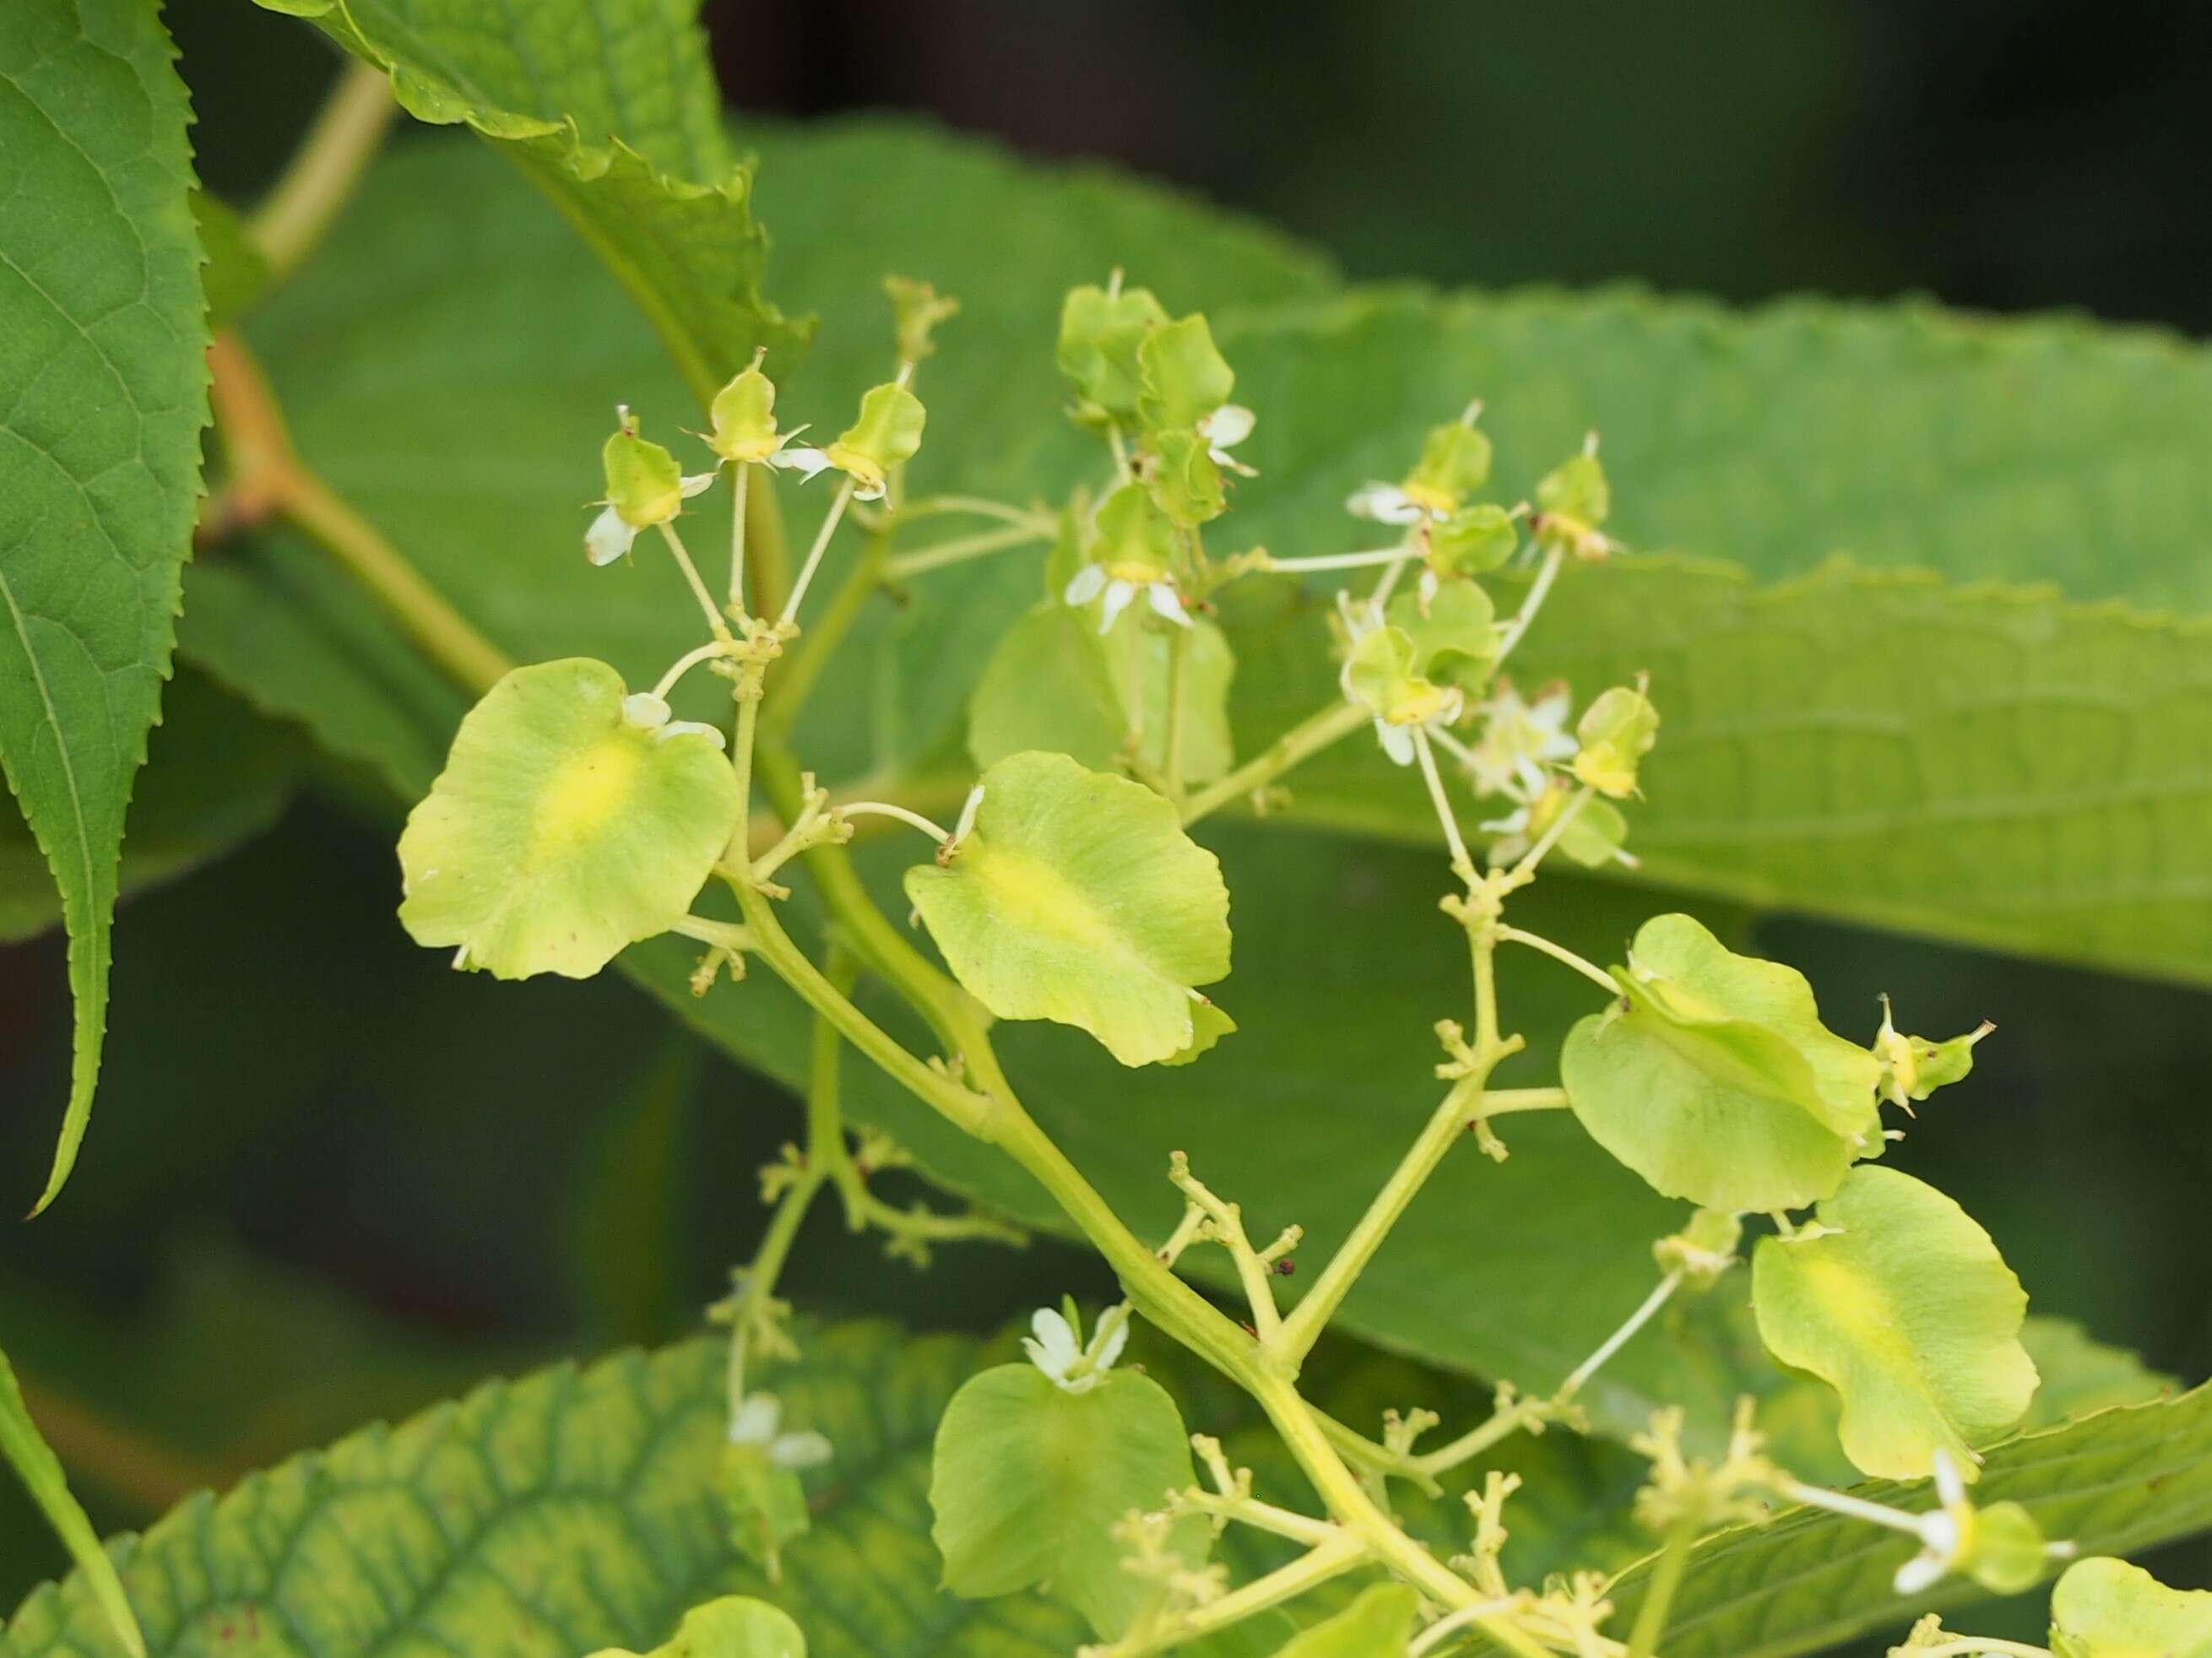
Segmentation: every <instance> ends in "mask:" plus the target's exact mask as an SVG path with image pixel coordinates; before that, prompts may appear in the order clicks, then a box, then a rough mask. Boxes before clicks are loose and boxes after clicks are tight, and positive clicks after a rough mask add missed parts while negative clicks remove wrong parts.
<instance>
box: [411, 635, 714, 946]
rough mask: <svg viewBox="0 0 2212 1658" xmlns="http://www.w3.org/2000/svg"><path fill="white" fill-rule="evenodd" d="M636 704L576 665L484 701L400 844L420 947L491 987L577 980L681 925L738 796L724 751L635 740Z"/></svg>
mask: <svg viewBox="0 0 2212 1658" xmlns="http://www.w3.org/2000/svg"><path fill="white" fill-rule="evenodd" d="M641 701H657V699H654V698H652V697H650V696H647V697H645V698H639V697H632V696H628V695H626V692H625V689H624V687H623V682H622V677H621V676H620V675H619V674H617V673H616V672H615V671H614V670H613V669H612V668H610V667H608V666H607V665H606V664H605V663H604V662H593V661H591V660H589V659H586V658H573V659H569V660H568V661H563V662H541V663H538V664H537V665H534V666H532V667H527V668H517V669H516V670H515V671H513V672H512V673H510V674H508V675H507V677H505V678H504V679H502V680H501V681H500V682H499V683H498V684H496V685H495V686H493V687H492V688H491V689H490V690H489V691H488V692H487V693H485V695H484V699H483V701H481V702H479V703H477V706H476V708H474V709H473V710H471V713H470V714H469V716H468V718H467V719H465V720H463V721H462V722H461V729H460V733H459V735H458V736H457V737H455V738H454V739H453V756H452V757H451V759H450V760H449V761H448V762H447V767H446V769H445V770H444V771H443V772H442V773H441V774H439V777H438V780H437V782H436V783H435V784H434V785H433V786H431V790H430V793H429V794H428V796H427V797H425V799H423V800H422V804H421V805H417V806H416V808H415V810H414V811H413V812H412V813H411V814H410V816H409V817H408V819H407V829H406V832H405V833H404V834H403V835H401V836H400V837H399V864H400V868H401V871H402V872H403V873H404V877H405V880H404V889H405V892H406V901H405V902H404V903H402V904H401V905H400V907H399V919H400V921H401V922H402V924H403V925H404V926H405V927H406V928H407V931H408V932H409V933H410V935H411V936H412V937H413V938H414V939H415V942H416V943H417V944H428V945H431V946H433V947H446V946H453V945H459V955H458V956H457V957H455V965H456V966H463V967H470V968H477V969H483V970H484V971H486V972H489V973H490V974H492V975H494V976H495V977H498V978H501V979H523V978H528V977H529V976H530V975H532V974H536V973H558V974H561V975H564V976H565V977H568V978H572V979H583V978H589V977H590V976H591V975H592V974H594V973H597V972H598V971H599V969H601V968H603V967H605V965H606V964H607V963H609V962H611V961H612V960H613V959H614V957H615V956H616V954H617V952H618V951H620V950H622V949H623V946H624V945H627V944H634V943H635V942H636V941H637V940H639V939H641V938H652V937H653V936H654V935H655V934H657V933H661V932H666V931H667V930H668V929H669V928H670V927H671V926H674V925H675V924H676V923H677V922H678V920H682V919H683V917H684V914H686V913H687V912H688V911H689V910H690V907H691V901H692V900H693V899H694V898H696V896H698V894H699V889H700V888H701V887H702V886H704V885H705V884H706V882H707V877H708V874H709V873H710V872H712V871H713V869H714V860H715V859H718V858H720V856H721V855H722V850H723V848H724V847H726V846H727V845H728V843H729V838H730V826H731V825H732V823H734V822H736V820H737V810H738V791H737V782H736V780H735V779H734V778H733V777H732V774H731V771H730V767H729V762H727V761H726V759H725V758H724V756H723V754H722V750H721V746H720V744H719V743H717V742H716V741H714V739H713V738H711V737H708V736H707V735H705V734H703V733H700V732H681V731H678V730H676V729H675V728H674V727H672V726H665V725H661V724H659V722H658V721H654V722H653V723H650V724H641V722H640V721H639V720H638V719H637V718H635V709H636V708H637V705H638V704H640V703H641ZM659 712H660V713H661V714H663V715H664V716H665V705H664V706H663V707H662V708H660V710H659Z"/></svg>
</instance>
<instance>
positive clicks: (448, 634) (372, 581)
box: [281, 470, 514, 696]
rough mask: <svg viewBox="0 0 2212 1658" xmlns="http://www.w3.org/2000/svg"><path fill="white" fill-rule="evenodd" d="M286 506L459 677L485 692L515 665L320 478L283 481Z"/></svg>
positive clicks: (301, 475) (299, 475)
mask: <svg viewBox="0 0 2212 1658" xmlns="http://www.w3.org/2000/svg"><path fill="white" fill-rule="evenodd" d="M281 510H282V512H283V515H284V516H285V517H286V518H288V519H290V520H291V521H292V522H293V523H294V524H295V525H298V526H299V527H300V528H301V530H303V531H306V532H307V534H308V535H310V536H312V537H313V538H314V539H315V540H316V541H318V542H319V543H320V544H322V548H323V550H324V551H325V552H327V553H329V554H330V555H331V556H332V557H334V558H336V559H337V562H339V563H340V564H342V565H343V566H344V567H345V568H346V570H347V571H348V573H349V574H351V575H352V576H353V578H354V580H356V581H358V582H360V583H361V585H362V586H364V587H366V588H367V589H368V591H369V592H370V594H371V595H372V596H373V597H374V598H375V599H376V600H377V601H378V603H380V604H382V605H383V606H384V608H385V610H386V611H388V612H389V613H390V614H391V616H392V619H393V620H394V621H396V622H398V623H399V625H400V627H401V628H402V629H404V631H405V632H406V634H407V635H408V636H409V637H410V638H411V639H412V640H413V641H415V643H416V645H417V646H419V647H421V648H422V653H423V654H424V655H426V656H428V658H429V659H431V660H432V661H433V662H435V663H436V664H437V665H438V666H439V667H440V668H441V669H443V670H444V671H446V672H447V674H448V675H450V676H451V677H453V680H454V681H455V682H456V683H459V684H460V685H462V686H464V687H465V688H466V689H469V690H471V691H472V692H474V693H475V694H476V695H479V696H481V695H483V694H484V693H485V692H486V691H488V690H489V689H491V688H492V687H493V686H494V685H495V684H497V683H499V682H500V681H501V679H503V678H505V677H507V672H508V671H510V670H511V669H512V668H513V666H514V663H513V659H512V658H510V657H509V656H508V655H507V653H506V652H504V651H502V650H501V649H500V648H499V647H498V646H496V645H495V644H493V643H492V642H491V641H489V640H488V639H486V638H485V637H484V636H483V635H482V634H480V633H478V632H477V629H476V626H475V624H474V623H471V622H470V621H469V619H468V618H467V617H466V616H463V615H462V614H461V613H460V612H459V610H455V609H454V608H453V606H452V605H451V604H448V603H447V601H446V597H445V595H444V594H443V593H441V592H439V591H438V590H437V589H436V588H435V587H433V586H431V585H430V584H429V583H428V582H427V581H425V580H423V579H422V574H421V573H420V572H418V571H417V570H416V568H415V567H414V566H413V565H412V564H410V563H409V562H407V559H406V557H405V556H404V555H403V554H402V553H401V552H400V551H399V550H398V548H396V547H394V546H393V545H392V544H391V543H390V542H388V541H386V539H385V538H384V537H383V536H382V535H380V534H379V533H378V531H377V530H376V527H375V526H374V525H372V524H371V523H369V521H368V519H365V518H363V517H362V515H361V514H360V513H356V512H355V511H354V510H353V508H352V507H349V506H347V505H346V504H345V502H343V501H341V500H339V499H338V498H337V495H333V494H332V493H331V490H330V489H329V488H328V486H326V485H325V483H323V481H322V480H321V479H320V478H319V477H315V476H314V475H313V474H312V473H310V472H307V471H305V470H300V471H295V473H294V475H293V476H292V477H291V478H290V480H289V483H287V485H286V487H285V489H284V493H283V504H282V507H281Z"/></svg>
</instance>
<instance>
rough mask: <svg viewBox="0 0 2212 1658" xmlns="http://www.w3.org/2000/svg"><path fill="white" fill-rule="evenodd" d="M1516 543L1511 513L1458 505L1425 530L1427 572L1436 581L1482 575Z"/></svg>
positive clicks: (1486, 506) (1518, 536)
mask: <svg viewBox="0 0 2212 1658" xmlns="http://www.w3.org/2000/svg"><path fill="white" fill-rule="evenodd" d="M1520 544H1521V532H1520V531H1519V530H1518V529H1517V528H1516V526H1515V524H1514V521H1513V515H1512V514H1511V513H1509V512H1507V511H1506V510H1505V509H1504V507H1495V506H1492V505H1490V504H1488V503H1484V504H1482V505H1480V506H1476V507H1462V509H1461V510H1460V511H1458V512H1456V513H1453V514H1452V515H1451V516H1450V517H1449V518H1448V519H1444V520H1443V522H1442V523H1440V524H1438V525H1435V526H1434V527H1433V528H1432V529H1431V531H1429V551H1428V565H1429V568H1428V574H1429V576H1430V577H1431V578H1433V579H1434V580H1437V581H1450V580H1464V579H1465V578H1467V577H1469V576H1478V575H1486V574H1489V573H1490V572H1491V571H1492V570H1495V569H1498V568H1501V567H1503V566H1504V562H1505V561H1506V560H1507V559H1509V558H1510V557H1512V556H1513V553H1514V550H1515V549H1516V548H1517V547H1518V546H1519V545H1520Z"/></svg>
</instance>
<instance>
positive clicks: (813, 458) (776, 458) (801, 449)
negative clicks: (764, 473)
mask: <svg viewBox="0 0 2212 1658" xmlns="http://www.w3.org/2000/svg"><path fill="white" fill-rule="evenodd" d="M767 464H768V465H770V466H776V467H781V469H782V470H783V471H787V472H797V473H799V474H801V482H804V481H805V479H806V478H811V477H813V476H814V475H815V474H816V473H817V472H818V471H821V470H822V469H823V467H825V466H827V465H829V456H827V455H825V454H823V452H821V451H820V450H819V449H812V448H809V447H808V446H806V445H805V444H803V443H802V444H800V445H799V446H798V447H797V448H794V449H779V450H777V451H776V452H775V453H774V454H772V455H770V456H769V458H768V462H767Z"/></svg>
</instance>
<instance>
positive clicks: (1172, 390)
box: [1137, 314, 1256, 518]
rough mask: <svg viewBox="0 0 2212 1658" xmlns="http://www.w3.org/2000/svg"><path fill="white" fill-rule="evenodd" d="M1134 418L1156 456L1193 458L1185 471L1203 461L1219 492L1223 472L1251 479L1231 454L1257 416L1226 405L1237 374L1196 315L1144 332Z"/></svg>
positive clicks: (1138, 353)
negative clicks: (1239, 473)
mask: <svg viewBox="0 0 2212 1658" xmlns="http://www.w3.org/2000/svg"><path fill="white" fill-rule="evenodd" d="M1137 375H1138V383H1139V394H1138V399H1137V415H1138V418H1139V421H1140V422H1141V423H1142V425H1143V428H1144V430H1145V434H1146V446H1147V447H1148V448H1150V449H1151V450H1152V452H1154V453H1155V454H1157V455H1159V456H1160V457H1162V459H1163V460H1165V459H1167V458H1168V456H1169V454H1170V450H1173V451H1174V452H1176V453H1178V454H1182V455H1185V456H1187V457H1191V459H1184V460H1183V461H1182V465H1184V466H1186V467H1189V466H1191V465H1194V461H1203V462H1204V463H1205V464H1206V466H1207V467H1209V468H1211V469H1218V470H1214V471H1212V479H1213V486H1214V492H1215V493H1217V494H1218V486H1219V483H1220V471H1221V470H1226V471H1232V472H1241V473H1243V475H1244V476H1245V477H1252V476H1253V472H1252V469H1251V468H1250V467H1249V466H1247V465H1244V464H1243V462H1242V461H1240V460H1238V459H1237V458H1236V457H1235V456H1234V455H1233V454H1231V450H1232V449H1234V448H1235V447H1236V446H1237V445H1238V444H1240V443H1242V442H1243V441H1244V440H1245V439H1246V438H1248V437H1249V436H1251V435H1252V428H1253V427H1254V425H1255V423H1256V417H1255V416H1254V415H1253V413H1252V411H1251V410H1249V409H1247V408H1245V407H1244V406H1243V404H1235V403H1231V402H1230V401H1229V394H1230V392H1232V391H1234V390H1235V389H1236V386H1237V376H1236V374H1235V373H1234V372H1233V371H1231V368H1230V367H1229V363H1228V361H1227V360H1226V359H1225V358H1224V357H1223V356H1222V355H1221V353H1220V351H1219V350H1218V349H1216V347H1215V345H1214V343H1213V331H1212V328H1211V327H1210V326H1209V325H1207V323H1206V319H1205V318H1204V317H1202V316H1199V315H1196V314H1193V315H1191V316H1188V317H1182V318H1179V319H1176V321H1174V322H1171V323H1168V324H1165V325H1163V326H1160V327H1158V328H1155V329H1153V330H1152V331H1150V332H1149V333H1147V334H1146V336H1145V337H1144V339H1143V340H1142V342H1141V343H1139V346H1138V348H1137ZM1180 434H1188V440H1185V439H1184V438H1183V437H1182V436H1181V435H1180ZM1162 504H1163V505H1165V503H1164V502H1163V503H1162ZM1170 510H1172V509H1170ZM1217 510H1218V509H1217ZM1215 515H1216V514H1215V513H1207V514H1206V516H1207V517H1208V518H1211V517H1213V516H1215Z"/></svg>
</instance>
